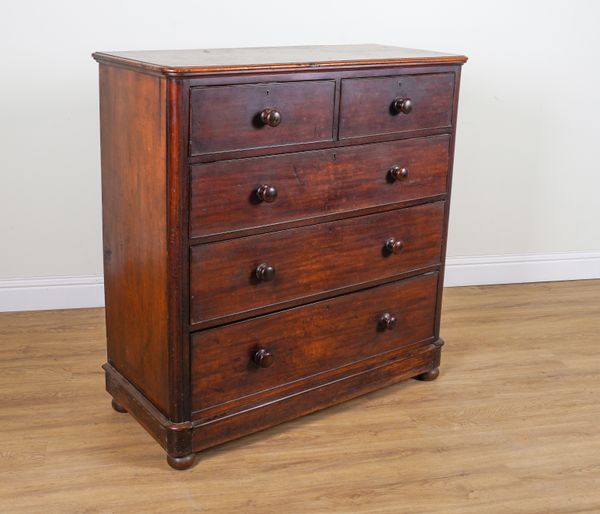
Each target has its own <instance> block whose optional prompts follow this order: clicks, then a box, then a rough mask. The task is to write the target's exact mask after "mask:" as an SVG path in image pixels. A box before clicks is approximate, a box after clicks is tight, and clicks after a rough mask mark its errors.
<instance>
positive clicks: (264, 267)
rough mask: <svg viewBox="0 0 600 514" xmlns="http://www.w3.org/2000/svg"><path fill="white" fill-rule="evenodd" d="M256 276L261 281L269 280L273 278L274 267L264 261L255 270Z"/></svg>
mask: <svg viewBox="0 0 600 514" xmlns="http://www.w3.org/2000/svg"><path fill="white" fill-rule="evenodd" d="M255 274H256V278H257V279H258V280H260V281H261V282H270V281H271V280H273V279H274V278H275V268H274V267H273V266H269V265H268V264H266V263H262V264H261V265H260V266H258V268H256V271H255Z"/></svg>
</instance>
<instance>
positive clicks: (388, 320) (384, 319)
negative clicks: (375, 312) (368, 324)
mask: <svg viewBox="0 0 600 514" xmlns="http://www.w3.org/2000/svg"><path fill="white" fill-rule="evenodd" d="M397 322H398V320H397V319H396V318H395V317H394V316H392V315H391V314H390V313H389V312H386V313H385V314H384V315H383V316H381V318H379V324H380V325H381V326H382V327H383V328H384V329H385V330H392V329H393V328H394V327H395V326H396V324H397Z"/></svg>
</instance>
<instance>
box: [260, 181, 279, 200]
mask: <svg viewBox="0 0 600 514" xmlns="http://www.w3.org/2000/svg"><path fill="white" fill-rule="evenodd" d="M256 197H257V198H258V199H259V200H260V201H261V202H267V203H271V202H274V201H275V200H276V199H277V188H276V187H275V186H270V185H269V184H263V185H262V186H258V187H257V188H256Z"/></svg>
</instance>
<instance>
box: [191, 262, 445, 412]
mask: <svg viewBox="0 0 600 514" xmlns="http://www.w3.org/2000/svg"><path fill="white" fill-rule="evenodd" d="M437 282H438V274H437V273H430V274H427V275H421V276H419V277H415V278H411V279H407V280H403V281H399V282H395V283H392V284H387V285H383V286H379V287H375V288H371V289H367V290H365V291H360V292H357V293H352V294H349V295H344V296H341V297H337V298H333V299H330V300H325V301H321V302H316V303H313V304H310V305H306V306H302V307H297V308H294V309H290V310H287V311H283V312H280V313H276V314H271V315H267V316H262V317H259V318H254V319H251V320H249V321H244V322H239V323H234V324H231V325H228V326H225V327H219V328H214V329H208V330H204V331H202V332H198V333H196V334H194V335H193V336H192V354H191V358H192V362H191V366H192V376H191V380H192V409H193V410H194V411H199V410H203V409H206V408H208V407H211V406H216V405H219V404H222V403H224V402H227V401H231V400H235V399H237V398H240V397H243V396H248V395H252V394H255V393H259V392H261V391H265V390H267V389H272V388H274V387H277V386H280V385H284V384H286V383H289V382H293V381H296V380H299V379H302V378H304V377H309V376H313V375H316V374H318V373H321V372H325V371H328V370H331V369H333V368H338V367H341V366H344V365H347V364H351V363H354V362H357V361H360V360H362V359H365V358H368V357H371V356H374V355H377V354H380V353H383V352H386V351H390V350H394V349H398V348H401V347H402V346H406V345H409V344H411V343H418V342H419V341H424V340H427V339H429V338H431V337H433V329H434V317H435V306H436V290H437ZM263 366H266V367H263Z"/></svg>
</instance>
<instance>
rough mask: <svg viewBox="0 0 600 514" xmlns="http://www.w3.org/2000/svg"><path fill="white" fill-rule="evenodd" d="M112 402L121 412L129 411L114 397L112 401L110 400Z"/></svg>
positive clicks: (113, 406)
mask: <svg viewBox="0 0 600 514" xmlns="http://www.w3.org/2000/svg"><path fill="white" fill-rule="evenodd" d="M110 404H111V405H112V408H113V409H115V410H116V411H117V412H121V413H125V412H127V409H126V408H125V407H123V406H122V405H121V404H120V403H119V402H117V400H115V399H114V398H113V400H112V402H110Z"/></svg>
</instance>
